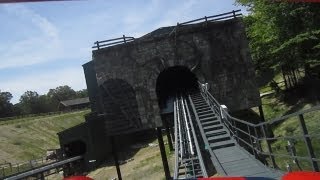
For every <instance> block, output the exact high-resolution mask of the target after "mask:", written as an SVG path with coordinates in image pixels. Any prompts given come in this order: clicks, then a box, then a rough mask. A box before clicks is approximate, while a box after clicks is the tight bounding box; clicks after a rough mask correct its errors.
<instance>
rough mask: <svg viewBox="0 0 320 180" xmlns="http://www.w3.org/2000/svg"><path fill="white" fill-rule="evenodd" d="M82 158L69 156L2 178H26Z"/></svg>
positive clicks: (7, 179) (9, 179) (14, 179)
mask: <svg viewBox="0 0 320 180" xmlns="http://www.w3.org/2000/svg"><path fill="white" fill-rule="evenodd" d="M82 158H83V156H76V157H72V158H69V159H66V160H62V161H59V162H55V163H52V164H48V165H45V166H42V167H39V168H36V169H32V170H29V171H26V172H23V173H19V174H16V175H11V176H10V177H6V178H4V180H17V179H23V178H27V177H30V176H32V175H36V174H40V173H43V172H46V171H48V170H51V169H55V168H57V167H60V166H62V165H64V164H68V163H71V162H74V161H77V160H80V159H82Z"/></svg>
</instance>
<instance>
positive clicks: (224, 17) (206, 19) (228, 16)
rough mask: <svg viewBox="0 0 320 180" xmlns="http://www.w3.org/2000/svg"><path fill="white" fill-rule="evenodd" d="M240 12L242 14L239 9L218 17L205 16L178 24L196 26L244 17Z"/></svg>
mask: <svg viewBox="0 0 320 180" xmlns="http://www.w3.org/2000/svg"><path fill="white" fill-rule="evenodd" d="M240 12H241V10H240V9H238V10H233V11H230V12H226V13H222V14H218V15H213V16H205V17H203V18H199V19H194V20H191V21H186V22H183V23H178V24H179V25H187V24H194V23H201V22H213V21H220V20H227V19H233V18H236V17H239V16H242V14H241V13H240Z"/></svg>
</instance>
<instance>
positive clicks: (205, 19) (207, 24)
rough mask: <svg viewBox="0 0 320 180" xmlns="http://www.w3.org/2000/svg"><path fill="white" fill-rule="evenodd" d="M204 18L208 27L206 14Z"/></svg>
mask: <svg viewBox="0 0 320 180" xmlns="http://www.w3.org/2000/svg"><path fill="white" fill-rule="evenodd" d="M204 19H205V21H206V27H208V18H207V16H205V17H204Z"/></svg>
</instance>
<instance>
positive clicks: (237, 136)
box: [232, 119, 239, 144]
mask: <svg viewBox="0 0 320 180" xmlns="http://www.w3.org/2000/svg"><path fill="white" fill-rule="evenodd" d="M232 130H233V133H234V136H235V137H236V141H237V142H238V144H239V133H238V130H237V125H236V121H235V120H234V119H232Z"/></svg>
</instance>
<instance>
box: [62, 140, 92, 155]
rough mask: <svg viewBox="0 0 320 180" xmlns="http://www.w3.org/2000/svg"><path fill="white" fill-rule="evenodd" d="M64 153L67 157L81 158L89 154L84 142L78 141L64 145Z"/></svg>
mask: <svg viewBox="0 0 320 180" xmlns="http://www.w3.org/2000/svg"><path fill="white" fill-rule="evenodd" d="M64 151H65V154H66V156H67V157H74V156H80V155H83V154H85V153H86V152H87V147H86V144H85V143H84V142H83V141H81V140H77V141H73V142H70V143H68V144H66V145H64Z"/></svg>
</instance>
